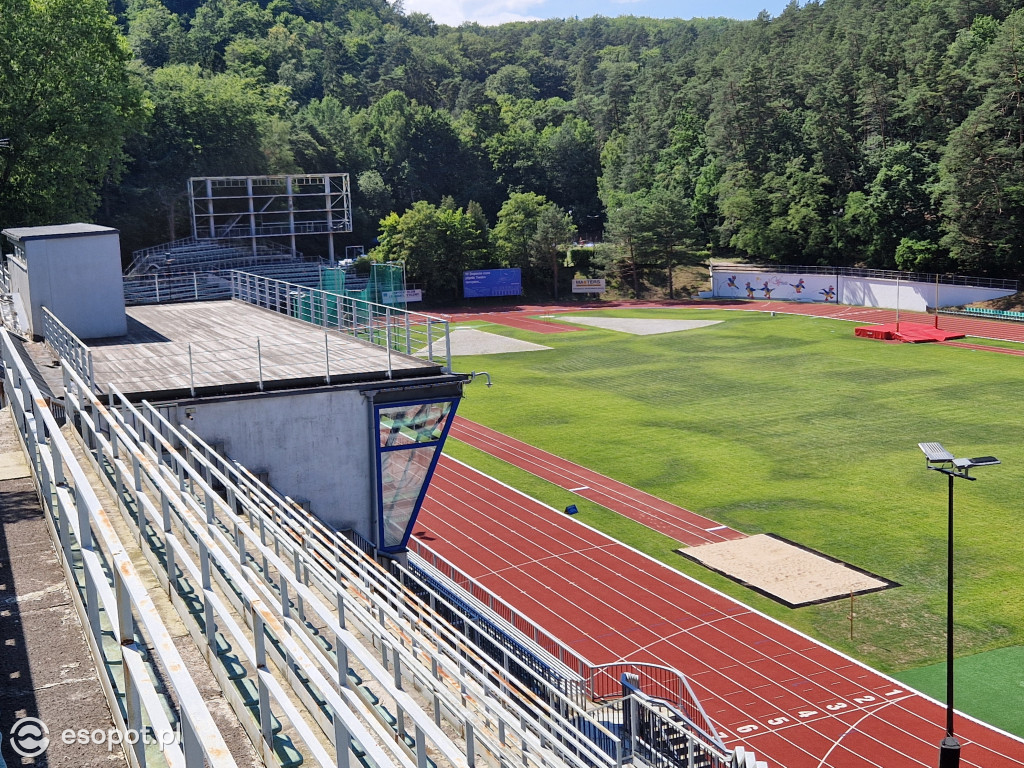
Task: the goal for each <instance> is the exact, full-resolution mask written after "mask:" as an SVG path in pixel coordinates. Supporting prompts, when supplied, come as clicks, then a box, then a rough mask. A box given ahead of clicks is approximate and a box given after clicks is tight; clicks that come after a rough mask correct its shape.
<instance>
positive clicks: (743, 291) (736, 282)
mask: <svg viewBox="0 0 1024 768" xmlns="http://www.w3.org/2000/svg"><path fill="white" fill-rule="evenodd" d="M718 270H719V268H718V267H716V268H715V271H714V272H713V273H712V275H711V288H712V291H713V295H714V296H716V297H718V298H729V299H775V300H778V299H784V300H788V301H812V302H825V301H828V302H831V303H833V304H834V303H835V301H836V277H835V275H810V274H808V275H798V274H794V275H788V274H781V273H776V272H729V271H728V268H727V267H723V268H722V271H718Z"/></svg>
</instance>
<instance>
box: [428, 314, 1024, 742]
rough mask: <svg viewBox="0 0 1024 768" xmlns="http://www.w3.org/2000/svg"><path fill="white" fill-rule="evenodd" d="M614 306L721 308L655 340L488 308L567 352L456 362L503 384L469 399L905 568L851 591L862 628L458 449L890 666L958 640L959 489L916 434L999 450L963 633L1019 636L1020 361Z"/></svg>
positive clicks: (530, 428) (721, 510)
mask: <svg viewBox="0 0 1024 768" xmlns="http://www.w3.org/2000/svg"><path fill="white" fill-rule="evenodd" d="M607 314H608V315H611V316H618V317H651V316H658V317H674V318H683V319H706V320H721V321H722V322H721V323H720V324H718V325H714V326H710V327H706V328H701V329H696V330H691V331H682V332H677V333H670V334H662V335H657V336H631V335H627V334H623V333H617V332H613V331H604V330H599V329H586V330H582V331H579V332H575V333H566V334H548V335H540V334H535V333H531V332H528V331H520V330H517V329H512V328H508V327H504V326H497V325H486V324H483V325H482V324H480V323H479V322H476V323H474V324H473V325H474V326H475V327H478V328H481V330H487V331H490V332H493V333H498V334H502V335H506V336H512V337H515V338H520V339H523V340H527V341H532V342H535V343H542V344H544V345H547V346H550V347H553V349H552V350H550V351H542V352H528V353H516V354H502V355H487V356H476V357H459V358H456V361H455V368H456V370H459V371H470V370H477V371H481V370H486V371H488V372H490V373H491V375H492V376H493V378H494V387H493V388H492V389H486V388H485V387H483V386H482V384H480V383H478V384H476V385H474V386H471V387H469V388H467V394H466V397H465V399H464V402H463V403H462V405H461V406H460V414H461V415H463V416H466V417H467V418H470V419H473V420H476V421H479V422H481V423H483V424H486V425H488V426H490V427H492V428H494V429H497V430H500V431H502V432H506V433H508V434H510V435H512V436H514V437H517V438H519V439H521V440H524V441H526V442H528V443H531V444H533V445H536V446H538V447H540V448H543V449H545V450H548V451H551V452H553V453H556V454H558V455H560V456H564V457H566V458H568V459H570V460H572V461H576V462H578V463H580V464H583V465H585V466H587V467H590V468H592V469H595V470H597V471H600V472H604V473H606V474H608V475H610V476H612V477H614V478H616V479H618V480H621V481H623V482H626V483H629V484H631V485H634V486H637V487H639V488H642V489H644V490H646V491H648V492H650V493H653V494H655V495H657V496H660V497H662V498H665V499H667V500H669V501H672V502H674V503H676V504H680V505H682V506H684V507H687V508H688V509H691V510H693V511H695V512H698V513H700V514H703V515H706V516H707V517H709V518H711V519H713V520H717V521H720V522H722V523H724V524H727V525H729V526H732V527H734V528H737V529H739V530H742V531H745V532H747V533H750V534H754V533H761V532H772V533H776V534H779V535H781V536H784V537H785V538H787V539H791V540H793V541H796V542H798V543H800V544H803V545H805V546H808V547H811V548H813V549H816V550H819V551H821V552H824V553H826V554H828V555H831V556H832V557H836V558H839V559H841V560H844V561H846V562H849V563H851V564H853V565H855V566H857V567H859V568H863V569H866V570H868V571H871V572H873V573H877V574H879V575H881V576H883V577H885V578H888V579H891V580H894V581H896V582H899V583H900V584H901V585H902V586H900V587H898V588H895V589H890V590H887V591H884V592H880V593H876V594H872V595H865V596H862V597H858V598H857V599H856V601H855V608H854V610H855V614H856V615H855V619H854V632H853V639H852V641H851V638H850V622H849V612H850V605H849V601H848V600H840V601H837V602H834V603H827V604H824V605H818V606H809V607H805V608H799V609H794V610H791V609H787V608H785V607H783V606H781V605H779V604H778V603H775V602H774V601H771V600H769V599H767V598H764V597H761V596H759V595H757V594H755V593H753V592H751V591H749V590H747V589H745V588H743V587H741V586H739V585H737V584H734V583H733V582H731V581H729V580H727V579H725V578H723V577H720V576H718V575H716V574H713V573H711V572H709V571H706V570H704V569H703V568H701V567H700V566H697V565H695V564H693V563H691V562H689V561H687V560H685V559H684V558H682V557H680V556H679V555H677V554H675V553H674V552H673V551H672V550H673V549H674V548H676V547H677V546H678V545H677V544H676V543H675V542H673V541H671V540H670V539H668V538H666V537H664V536H661V535H659V534H656V533H653V532H652V531H650V530H648V529H647V528H645V527H643V526H641V525H638V524H636V523H633V522H631V521H629V520H625V519H623V518H621V517H620V516H619V515H616V514H614V513H611V512H609V511H608V510H604V509H602V508H600V507H598V506H596V505H593V504H590V503H588V502H586V501H583V500H581V499H579V498H578V497H576V496H574V495H573V494H571V493H569V492H567V491H564V490H562V489H559V488H556V487H554V486H551V485H549V484H547V483H544V482H542V481H540V480H538V479H537V478H534V477H532V476H530V475H528V474H526V473H524V472H521V471H519V470H515V469H514V468H511V467H510V466H509V465H507V464H504V463H503V462H500V461H497V460H494V459H492V458H490V457H488V456H486V455H484V454H481V453H479V452H477V451H475V450H473V449H471V448H469V447H468V446H465V445H461V444H458V443H454V442H453V443H450V444H449V448H447V449H446V450H448V452H450V453H452V454H453V455H455V456H457V457H458V458H461V459H463V460H465V461H467V462H468V463H470V464H472V465H474V466H477V467H479V468H480V469H481V470H483V471H486V472H488V473H489V474H492V475H494V476H496V477H498V478H500V479H502V480H504V481H505V482H508V483H509V484H511V485H513V486H515V487H518V488H521V489H523V490H524V491H526V492H527V493H530V494H531V495H534V496H536V497H537V498H539V499H541V500H543V501H546V502H548V503H550V504H552V505H553V506H556V507H559V508H561V507H564V506H565V505H567V504H569V503H576V504H577V505H578V506H579V508H580V510H581V514H580V515H579V516H578V519H580V520H581V521H582V522H585V523H588V524H589V525H592V526H593V527H595V528H598V529H600V530H602V531H605V532H606V533H608V534H609V535H612V536H614V537H616V538H618V539H620V540H622V541H624V542H626V543H628V544H630V545H631V546H634V547H636V548H638V549H641V550H643V551H645V552H648V553H649V554H651V555H652V556H654V557H656V558H657V559H659V560H661V561H663V562H666V563H668V564H670V565H672V566H673V567H675V568H678V569H679V570H681V571H683V572H685V573H687V574H690V575H692V576H695V577H696V578H699V579H700V580H701V581H703V582H705V583H707V584H709V585H711V586H713V587H715V588H717V589H720V590H722V591H724V592H726V593H728V594H730V595H732V596H734V597H737V598H739V599H741V600H743V601H744V602H746V603H748V604H749V605H751V606H753V607H755V608H757V609H759V610H762V611H764V612H766V613H768V614H770V615H772V616H775V617H777V618H779V619H781V620H783V621H785V622H787V623H788V624H790V625H792V626H794V627H795V628H797V629H800V630H801V631H804V632H807V633H808V634H811V635H813V636H815V637H818V638H820V639H821V640H823V641H825V642H827V643H828V644H830V645H832V646H833V647H835V648H837V649H839V650H841V651H844V652H846V653H849V654H850V655H853V656H855V657H857V658H859V659H862V660H864V661H865V662H867V663H869V664H871V665H873V666H875V667H876V668H878V669H880V670H882V671H885V672H888V673H893V674H895V673H900V672H903V671H905V670H909V669H913V668H916V667H922V666H926V665H930V664H934V663H936V662H939V661H941V660H942V658H943V656H944V652H945V646H944V636H945V577H946V564H945V551H946V489H947V486H946V479H945V478H944V477H943V476H941V475H939V474H938V473H933V472H928V471H926V470H925V462H924V457H923V455H922V454H921V453H920V451H919V450H918V448H917V443H918V442H921V441H925V440H929V441H933V440H934V441H939V442H942V443H943V444H944V445H945V446H946V447H947V448H949V449H950V450H952V451H953V452H954V453H956V454H957V455H966V456H978V455H995V456H998V457H999V458H1000V459H1002V461H1003V466H999V467H991V468H983V469H979V470H976V475H977V476H978V478H979V479H978V481H977V482H973V483H968V482H966V481H958V483H957V487H956V517H957V520H956V548H955V551H956V568H957V572H956V578H957V586H956V648H957V654H958V655H965V656H966V655H973V654H979V653H981V652H983V651H990V650H993V649H998V648H1007V647H1010V646H1017V645H1024V599H1022V598H1024V569H1022V568H1021V563H1022V562H1024V536H1022V535H1021V531H1022V529H1024V517H1022V515H1021V512H1020V505H1019V503H1018V498H1019V490H1018V489H1019V488H1020V487H1021V480H1022V478H1024V457H1022V453H1024V450H1022V447H1021V443H1020V439H1019V438H1020V435H1021V434H1022V429H1021V428H1022V426H1024V413H1022V411H1021V409H1020V407H1019V402H1018V401H1019V394H1020V389H1021V373H1022V372H1024V361H1022V360H1021V359H1020V358H1017V357H1013V356H1009V355H999V354H996V353H991V352H983V351H971V350H963V349H955V348H951V347H943V346H940V345H934V344H921V345H911V344H885V343H880V342H877V341H870V340H865V339H858V338H856V337H854V335H853V328H854V325H853V324H851V323H847V322H841V321H835V320H828V319H823V318H808V317H800V316H786V315H777V316H776V317H771V316H769V315H765V314H760V313H748V312H737V311H713V310H675V309H658V310H617V311H609V312H607ZM986 655H988V654H986ZM979 658H984V657H979ZM997 666H998V665H997ZM964 669H965V670H967V671H965V672H964V673H963V674H968V672H969V669H970V668H969V667H965V668H964ZM908 682H909V680H908ZM1017 696H1018V697H1019V696H1020V694H1019V693H1018V694H1017ZM997 724H998V723H997ZM1001 727H1004V728H1006V727H1007V726H1006V725H1002V726H1001ZM1009 729H1010V728H1008V730H1009ZM1012 730H1014V731H1015V732H1024V724H1018V725H1017V726H1015V727H1014V728H1012Z"/></svg>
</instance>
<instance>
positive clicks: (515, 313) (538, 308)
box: [448, 299, 1024, 354]
mask: <svg viewBox="0 0 1024 768" xmlns="http://www.w3.org/2000/svg"><path fill="white" fill-rule="evenodd" d="M673 307H675V308H679V309H727V310H734V311H740V312H777V313H779V314H783V315H812V316H816V317H831V318H834V319H836V320H849V321H851V322H856V323H894V322H896V320H897V312H896V310H893V309H877V308H872V307H853V306H847V305H845V304H827V303H824V302H796V301H747V300H740V299H735V300H730V299H718V300H715V299H700V300H696V299H695V300H682V301H660V302H659V301H605V302H592V303H586V304H584V303H580V304H573V305H566V304H550V305H544V304H537V305H523V306H520V307H516V308H514V309H509V310H505V311H495V312H487V313H479V312H468V313H467V312H465V311H464V310H451V311H450V312H448V315H449V318H450V319H451V320H452V322H461V321H463V320H484V321H487V322H492V323H498V324H501V325H509V326H512V327H515V328H524V329H526V330H531V331H537V332H538V333H559V332H561V331H565V330H580V329H579V328H573V327H572V326H567V325H565V324H564V323H552V322H549V321H545V320H540V319H537V318H535V317H529V316H530V315H538V314H549V315H550V314H565V313H579V312H587V311H591V310H601V309H644V308H662V309H664V308H673ZM898 315H899V317H898V319H899V320H900V321H901V322H907V323H921V324H923V325H933V324H934V323H935V316H934V315H929V314H925V313H923V312H909V311H907V310H903V311H901V312H900V313H898ZM520 323H525V324H528V326H527V325H525V324H523V325H521V324H520ZM939 327H940V328H942V329H943V330H947V331H953V332H956V333H963V334H965V335H967V336H977V337H980V338H985V339H1000V340H1002V341H1016V342H1020V343H1024V323H1015V322H1012V321H1008V320H983V319H980V318H976V317H960V316H957V315H939ZM989 349H990V350H991V351H993V352H1002V351H1003V350H1001V349H997V348H994V347H991V348H989ZM1011 354H1012V352H1011Z"/></svg>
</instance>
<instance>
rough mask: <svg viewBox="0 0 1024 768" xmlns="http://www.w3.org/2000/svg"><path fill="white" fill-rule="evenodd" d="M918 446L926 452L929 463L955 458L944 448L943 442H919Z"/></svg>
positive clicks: (943, 461)
mask: <svg viewBox="0 0 1024 768" xmlns="http://www.w3.org/2000/svg"><path fill="white" fill-rule="evenodd" d="M917 447H918V448H920V449H921V450H922V451H923V452H924V457H925V459H926V460H927V461H928V463H929V464H935V463H945V462H949V461H952V460H953V454H952V453H950V452H949V451H947V450H946V449H945V448H943V447H942V443H918V444H917Z"/></svg>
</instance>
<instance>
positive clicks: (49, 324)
mask: <svg viewBox="0 0 1024 768" xmlns="http://www.w3.org/2000/svg"><path fill="white" fill-rule="evenodd" d="M43 339H44V341H45V342H46V343H47V344H48V345H49V346H50V349H52V350H53V351H54V352H56V353H57V356H58V357H59V358H60V359H61V360H62V361H64V362H65V363H66V364H67V365H70V366H71V367H72V368H73V369H74V370H75V372H76V373H78V375H79V376H81V377H82V379H84V381H85V383H86V385H87V386H88V387H89V391H91V392H95V391H96V374H95V371H94V369H93V361H92V350H90V349H89V347H87V346H86V345H85V342H83V341H82V340H81V339H80V338H78V337H77V336H76V335H75V334H74V333H72V332H71V330H70V329H69V328H68V327H67V326H66V325H64V323H62V322H61V321H60V320H58V319H57V316H56V315H55V314H53V312H51V311H50V310H49V309H47V308H46V307H43Z"/></svg>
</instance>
